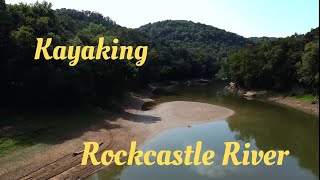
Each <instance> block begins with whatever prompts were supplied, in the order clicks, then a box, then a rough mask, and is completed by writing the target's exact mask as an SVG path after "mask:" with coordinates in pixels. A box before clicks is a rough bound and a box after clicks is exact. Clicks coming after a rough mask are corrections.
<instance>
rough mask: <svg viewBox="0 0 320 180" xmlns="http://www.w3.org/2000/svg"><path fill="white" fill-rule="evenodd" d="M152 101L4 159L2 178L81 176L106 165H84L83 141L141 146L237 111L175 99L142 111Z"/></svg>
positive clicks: (113, 146)
mask: <svg viewBox="0 0 320 180" xmlns="http://www.w3.org/2000/svg"><path fill="white" fill-rule="evenodd" d="M146 101H148V100H147V99H143V98H134V100H133V103H131V105H130V107H129V108H127V109H126V110H125V111H123V112H122V113H119V114H114V115H112V117H109V118H106V119H105V120H104V121H103V122H99V123H97V124H92V125H91V126H90V127H88V130H87V131H86V132H85V133H83V134H82V135H81V136H80V137H77V138H75V139H71V140H68V141H65V142H61V143H60V144H56V145H51V146H48V147H44V148H34V149H32V148H29V149H26V150H25V151H20V152H19V153H15V154H13V155H10V156H8V157H4V158H1V159H0V179H49V178H52V179H79V178H83V177H86V176H88V175H90V174H91V173H92V172H94V171H96V170H98V169H100V168H102V166H90V165H89V166H81V165H80V161H81V158H82V154H79V155H74V152H79V151H81V150H82V148H83V144H82V142H83V141H96V142H102V144H101V146H100V153H99V156H100V155H101V152H103V151H104V150H105V149H111V150H114V151H117V150H120V149H124V150H128V149H129V145H130V142H131V141H137V143H138V144H139V145H141V144H143V143H145V142H147V141H148V140H149V139H150V138H152V137H154V136H155V135H156V134H158V133H159V132H161V131H163V130H165V129H170V128H175V127H187V126H191V125H193V124H198V123H205V122H209V121H215V120H219V119H225V118H227V117H229V116H231V115H232V114H233V113H234V112H233V111H232V110H230V109H227V108H224V107H220V106H215V105H210V104H204V103H196V102H186V101H175V102H167V103H163V104H160V105H158V106H156V107H155V108H154V109H152V110H149V111H141V110H140V107H141V105H142V104H143V103H144V102H146Z"/></svg>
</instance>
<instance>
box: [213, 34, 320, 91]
mask: <svg viewBox="0 0 320 180" xmlns="http://www.w3.org/2000/svg"><path fill="white" fill-rule="evenodd" d="M219 76H220V77H228V78H229V79H231V80H232V81H235V82H237V83H239V84H240V85H241V86H244V87H247V88H256V89H257V88H258V89H259V88H262V89H275V90H290V89H297V88H300V89H304V90H306V92H308V93H314V94H316V95H318V92H319V28H316V29H313V30H311V31H310V32H308V33H306V34H305V35H297V34H295V35H293V36H290V37H287V38H278V39H274V38H271V39H263V40H262V41H259V42H258V43H257V44H250V45H246V46H245V47H243V48H242V49H241V50H239V51H237V52H234V53H233V54H231V55H230V56H229V57H228V58H226V59H225V60H224V62H223V65H222V68H221V70H220V72H219Z"/></svg>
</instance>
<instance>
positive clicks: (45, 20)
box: [0, 0, 319, 107]
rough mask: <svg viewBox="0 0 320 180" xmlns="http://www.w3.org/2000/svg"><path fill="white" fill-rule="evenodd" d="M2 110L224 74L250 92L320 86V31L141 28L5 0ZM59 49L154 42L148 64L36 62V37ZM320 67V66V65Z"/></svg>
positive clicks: (0, 32)
mask: <svg viewBox="0 0 320 180" xmlns="http://www.w3.org/2000/svg"><path fill="white" fill-rule="evenodd" d="M0 22H1V26H0V54H1V60H0V89H1V93H0V99H1V103H0V105H1V106H14V107H16V106H24V107H25V106H30V105H32V106H50V105H70V104H77V105H83V104H84V105H86V104H105V103H110V102H112V101H114V100H115V99H117V98H119V97H121V96H123V95H124V94H125V93H126V92H127V91H130V90H132V89H137V88H141V87H144V86H145V85H146V84H147V83H148V82H152V81H162V80H172V79H175V80H182V79H189V78H201V77H209V78H213V77H214V76H215V75H216V74H217V73H218V72H219V75H221V77H222V76H223V77H228V78H229V79H231V80H234V81H237V82H239V83H240V84H241V85H243V86H247V87H261V88H265V87H267V88H269V87H271V88H289V87H290V86H292V85H296V84H299V85H302V86H304V87H305V88H308V89H314V90H315V89H317V88H318V86H319V85H318V81H319V80H318V79H319V74H318V75H316V73H318V69H316V68H314V67H316V66H315V65H317V64H318V61H317V60H315V59H316V57H318V51H319V50H318V49H319V48H318V47H319V39H318V29H316V30H313V31H311V32H310V33H307V34H306V35H295V36H292V37H288V38H282V39H270V40H264V41H259V40H257V39H255V42H253V41H252V40H250V39H247V38H244V37H242V36H239V35H237V34H234V33H230V32H227V31H224V30H221V29H218V28H215V27H212V26H207V25H204V24H200V23H193V22H191V21H171V20H167V21H161V22H157V23H153V24H147V25H144V26H142V27H140V28H137V29H130V28H126V27H122V26H120V25H118V24H117V23H116V22H115V21H113V20H112V19H111V18H110V17H105V16H103V15H102V14H100V13H97V12H91V11H77V10H72V9H57V10H53V9H52V5H51V4H50V3H47V2H42V3H38V2H37V3H34V4H23V3H20V4H13V5H11V4H6V3H5V1H4V0H0ZM37 37H42V38H49V37H50V38H53V39H54V41H53V44H52V47H55V46H57V45H65V46H76V45H77V46H81V45H86V46H90V45H93V46H95V45H96V44H97V41H98V38H100V37H104V40H105V42H106V44H111V43H112V40H113V39H115V38H117V39H119V40H120V42H119V45H121V44H123V45H130V46H133V47H136V46H139V45H146V46H148V47H149V49H148V57H147V58H148V59H147V60H146V63H145V64H144V65H143V66H141V67H137V66H135V64H134V63H135V62H131V61H117V62H109V61H95V62H85V61H81V63H79V64H78V65H77V66H75V67H70V66H68V64H67V63H68V61H50V62H46V61H45V60H44V59H40V60H37V61H35V60H34V59H33V58H34V53H35V49H36V48H35V47H36V43H37V41H36V38H37ZM317 67H318V66H317Z"/></svg>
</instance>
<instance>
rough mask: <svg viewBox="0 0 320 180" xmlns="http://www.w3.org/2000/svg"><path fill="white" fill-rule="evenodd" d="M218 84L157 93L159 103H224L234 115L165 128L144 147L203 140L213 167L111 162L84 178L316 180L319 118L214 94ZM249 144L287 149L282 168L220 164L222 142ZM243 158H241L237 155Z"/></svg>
mask: <svg viewBox="0 0 320 180" xmlns="http://www.w3.org/2000/svg"><path fill="white" fill-rule="evenodd" d="M221 87H222V84H211V85H209V86H192V87H184V86H178V87H176V88H174V89H172V92H171V93H170V94H167V95H165V96H161V97H157V98H156V101H157V102H158V103H161V102H167V101H175V100H187V101H197V102H206V103H211V104H216V105H221V106H224V107H228V108H230V109H232V110H234V111H235V112H236V114H235V115H234V116H232V117H230V118H228V119H223V120H221V121H218V122H211V123H206V124H200V125H196V126H192V127H191V128H175V129H170V130H167V131H164V132H162V133H160V134H159V135H157V136H156V137H154V138H153V139H152V140H151V141H149V142H148V143H147V144H145V145H144V146H142V147H141V149H142V150H145V151H146V150H150V149H153V150H156V151H159V150H162V149H168V150H176V149H180V150H183V149H185V147H186V146H188V145H193V147H194V145H195V142H196V141H199V140H201V141H203V150H208V149H211V150H214V151H215V153H216V155H215V158H214V160H215V164H213V165H212V166H149V167H147V166H111V167H109V168H106V169H103V170H101V171H99V172H98V173H95V174H93V175H92V176H90V177H89V178H88V179H121V180H142V179H152V180H158V179H159V180H163V179H181V180H189V179H190V180H191V179H192V180H193V179H197V180H207V179H219V180H220V179H221V180H222V179H223V180H224V179H243V180H248V179H268V180H269V179H281V180H282V179H297V180H301V179H304V180H309V179H319V170H318V168H319V143H318V141H319V121H318V119H317V117H314V116H312V115H308V114H305V113H303V112H300V111H298V110H295V109H292V108H288V107H285V106H280V105H276V104H272V103H268V102H261V101H253V100H246V99H244V98H241V97H237V96H231V95H224V94H220V93H217V91H220V89H221ZM226 141H237V142H240V143H241V144H244V143H245V142H250V143H251V148H250V149H256V150H265V151H266V150H270V149H273V150H277V149H288V150H290V156H289V157H286V158H285V159H284V162H283V166H266V165H258V166H233V165H229V166H221V165H220V164H221V161H222V157H223V153H224V148H225V146H224V142H226ZM239 155H241V154H239ZM240 157H241V156H240Z"/></svg>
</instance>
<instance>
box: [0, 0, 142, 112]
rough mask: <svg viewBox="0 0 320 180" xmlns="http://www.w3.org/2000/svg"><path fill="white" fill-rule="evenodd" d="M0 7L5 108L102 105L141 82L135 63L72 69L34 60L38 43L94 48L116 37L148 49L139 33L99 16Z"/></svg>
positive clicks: (40, 5) (41, 7)
mask: <svg viewBox="0 0 320 180" xmlns="http://www.w3.org/2000/svg"><path fill="white" fill-rule="evenodd" d="M0 4H1V5H0V7H1V17H0V18H1V33H0V34H1V43H0V47H1V52H0V53H1V66H0V68H1V71H0V78H1V79H0V81H1V83H0V85H1V87H0V88H1V94H0V96H1V97H0V98H1V104H2V105H6V106H9V105H14V106H17V105H21V106H25V105H28V104H33V105H34V106H37V105H53V106H54V105H56V104H59V105H62V104H63V105H68V104H79V105H80V104H97V103H98V104H100V103H105V102H107V103H108V102H109V101H110V100H111V97H118V96H121V95H122V94H123V92H124V91H126V90H127V89H129V86H130V85H131V84H132V83H133V82H134V81H136V80H137V71H138V70H137V68H136V67H135V65H134V64H133V63H132V62H129V61H121V62H116V63H114V62H104V61H96V62H82V63H79V64H78V65H77V66H76V67H69V66H68V62H67V61H48V62H46V61H45V60H44V59H40V60H38V61H35V60H34V59H33V57H34V52H35V46H36V42H37V41H36V38H37V37H52V38H53V46H56V45H96V44H97V40H98V38H99V37H105V39H106V41H107V43H109V44H110V43H111V41H112V40H113V39H114V38H115V37H117V38H119V39H120V40H121V44H128V45H133V46H134V45H136V44H139V45H140V44H146V40H145V38H144V36H142V35H141V33H139V32H138V31H135V30H131V29H127V28H123V27H120V26H119V25H117V24H116V23H115V22H114V21H112V20H111V19H110V18H109V17H104V16H102V15H101V14H99V13H94V12H89V11H76V10H67V9H60V10H56V11H54V10H52V8H51V4H49V3H46V2H43V3H35V4H33V5H26V4H17V5H6V4H5V2H4V1H3V0H1V1H0Z"/></svg>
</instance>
